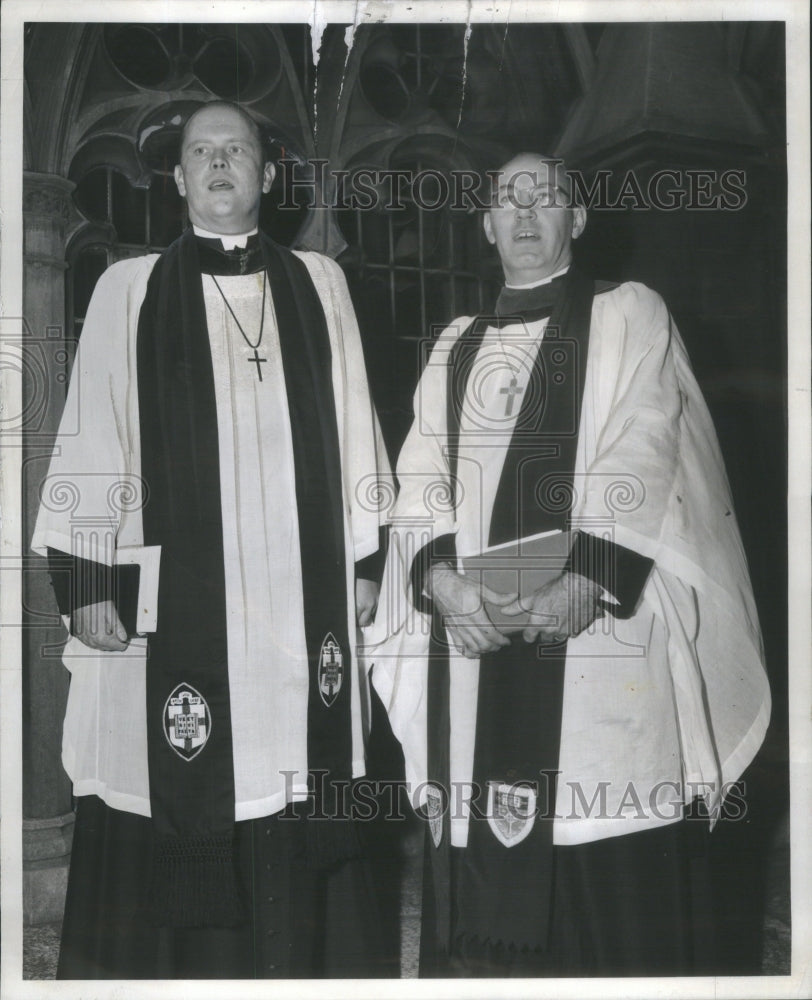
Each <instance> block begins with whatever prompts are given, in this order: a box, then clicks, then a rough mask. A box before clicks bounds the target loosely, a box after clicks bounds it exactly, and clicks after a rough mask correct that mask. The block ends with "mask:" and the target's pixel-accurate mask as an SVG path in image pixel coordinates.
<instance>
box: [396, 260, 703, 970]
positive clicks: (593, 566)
mask: <svg viewBox="0 0 812 1000" xmlns="http://www.w3.org/2000/svg"><path fill="white" fill-rule="evenodd" d="M609 287H611V286H609ZM605 290H607V286H605V285H603V284H594V283H593V282H592V281H591V280H589V279H587V278H586V277H585V276H584V275H582V274H580V273H579V271H578V270H577V268H576V267H574V266H573V267H571V268H570V270H569V271H568V272H567V274H566V275H565V276H562V277H560V278H557V279H554V281H553V282H551V283H549V284H547V285H542V286H539V287H537V288H534V289H531V290H528V291H514V290H509V289H506V290H504V291H503V293H502V295H501V296H500V299H499V301H498V303H497V306H496V317H497V318H496V319H494V318H493V317H489V318H488V319H487V320H475V321H474V322H473V323H472V324H471V326H470V327H469V328H468V330H466V331H465V333H463V334H462V335H461V336H460V338H459V339H458V341H457V342H456V344H455V346H454V349H453V351H452V354H451V357H450V360H449V376H448V377H449V386H448V394H447V397H448V414H447V421H448V424H447V425H448V428H449V434H448V453H449V460H450V467H451V468H450V471H451V481H452V483H453V482H454V469H455V459H456V450H457V441H458V434H459V431H458V428H459V425H460V409H461V402H460V401H461V400H463V399H464V398H466V384H467V381H468V377H469V374H470V371H471V368H472V365H473V363H474V361H475V359H476V355H477V352H478V350H479V347H480V346H481V344H482V339H483V336H484V332H485V328H486V327H487V326H488V325H492V324H493V323H494V322H497V323H504V324H509V323H515V322H517V320H518V318H521V319H523V320H524V321H525V322H534V321H537V320H539V319H542V318H545V317H550V321H549V323H548V326H547V329H546V332H545V336H544V338H543V339H542V342H541V344H540V347H539V351H538V355H537V358H536V361H535V364H534V368H533V371H532V374H531V378H532V380H533V381H534V382H535V385H534V386H532V387H531V388H528V390H527V392H526V394H525V397H524V403H523V405H522V410H521V411H520V413H519V415H518V418H517V423H516V430H515V431H514V434H513V437H512V439H511V442H510V446H509V448H508V450H507V453H506V457H505V462H504V466H503V469H502V473H501V478H500V482H499V487H498V490H497V493H496V499H495V502H494V509H493V515H492V519H491V524H490V531H489V539H488V543H489V545H498V544H500V543H502V542H506V541H511V540H514V539H518V538H523V537H529V536H531V535H534V534H537V533H540V532H544V531H550V530H555V529H564V528H567V527H568V524H567V512H568V509H569V504H568V503H566V502H564V503H562V502H560V499H561V497H568V496H569V495H570V494H569V492H568V490H571V488H572V476H573V469H574V464H575V452H576V447H577V441H578V433H577V428H578V420H579V414H580V403H581V399H582V396H583V385H584V377H585V371H586V359H587V353H588V347H589V326H590V317H591V311H592V300H593V296H594V295H595V294H600V293H601V292H602V291H605ZM553 352H555V353H553ZM554 357H555V359H556V360H555V361H553V358H554ZM562 358H563V359H564V360H563V362H562V360H561V359H562ZM553 370H555V372H556V377H555V378H553V377H552V372H553ZM562 372H563V377H562ZM539 399H541V400H542V401H543V402H542V404H541V405H539V404H538V400H539ZM573 420H574V424H573ZM540 484H544V486H545V488H544V489H539V485H540ZM545 497H546V498H550V497H555V498H558V499H557V500H556V501H555V502H551V503H545V502H544V498H545ZM452 554H453V539H452V538H451V537H450V536H443V537H442V538H439V539H436V540H435V541H434V542H433V543H432V545H431V546H427V548H426V550H424V551H423V552H422V553H419V554H418V557H417V558H416V559H415V563H414V565H413V573H412V579H413V588H414V589H413V593H415V594H422V593H423V584H422V580H421V576H422V574H424V573H425V572H426V570H427V568H428V567H429V566H430V565H431V562H432V560H444V559H445V560H447V559H448V558H449V556H450V555H452ZM569 568H571V569H573V570H574V571H577V572H579V573H581V574H583V575H586V576H589V577H590V578H592V579H595V580H596V581H597V582H598V583H600V584H601V585H602V586H604V587H605V588H606V589H607V590H608V591H609V592H610V593H611V594H612V595H613V596H614V597H615V598H616V599H617V600H618V602H619V603H618V604H617V605H605V608H606V610H607V611H608V612H609V613H611V614H614V615H617V616H619V617H624V616H628V615H630V614H632V613H633V611H634V608H635V605H636V603H637V601H638V598H639V596H640V594H641V593H642V589H643V586H644V584H645V582H646V578H647V576H648V573H649V571H650V568H651V562H650V560H648V559H645V558H643V557H642V556H640V555H638V554H637V553H634V552H631V551H630V550H628V549H625V548H623V547H621V546H617V545H614V544H612V543H610V542H602V541H598V540H596V539H595V538H594V537H593V536H588V535H581V534H577V533H576V535H575V541H574V544H573V549H572V551H571V553H570V559H569ZM423 610H426V611H432V608H431V607H430V606H429V605H428V604H427V605H426V606H424V609H423ZM432 633H433V638H432V649H431V653H430V659H429V680H428V698H429V702H428V704H429V708H428V712H429V723H428V754H429V768H430V772H429V778H430V779H431V780H433V781H435V782H437V783H438V784H439V786H440V787H441V788H446V787H448V782H449V772H448V742H449V701H448V697H449V674H448V659H447V656H445V655H444V648H445V647H444V643H445V631H444V627H443V626H442V623H441V622H440V621H439V616H438V615H437V614H436V612H435V613H434V621H433V627H432ZM542 654H543V655H542ZM565 658H566V646H565V645H564V644H561V645H558V646H556V647H549V646H548V647H543V648H537V647H536V645H535V644H533V645H529V644H527V643H525V642H524V641H523V640H522V639H521V637H517V638H515V639H513V640H512V642H511V645H510V646H509V647H506V648H504V649H502V650H500V651H499V652H496V653H491V654H487V655H485V656H483V657H481V659H480V673H479V688H478V707H477V721H476V742H475V749H474V762H473V786H474V789H475V792H474V798H473V800H472V818H471V819H470V821H469V825H468V843H467V846H466V847H465V848H457V847H451V846H450V843H449V824H448V823H447V822H446V823H444V827H443V833H442V838H441V840H440V842H439V844H438V845H435V844H434V843H433V841H432V838H431V837H430V835H429V832H428V831H427V835H426V844H427V847H426V853H427V857H426V873H425V874H426V877H425V880H424V898H423V928H422V935H421V960H420V970H421V975H422V976H437V977H443V976H463V977H464V976H494V977H497V976H510V975H515V976H579V975H596V976H600V975H678V974H685V975H687V974H691V973H699V972H702V971H709V970H710V968H711V967H712V955H713V941H714V937H715V934H714V927H713V923H714V922H713V916H712V909H711V905H710V894H709V868H708V854H707V848H708V843H707V835H708V823H707V820H705V819H702V818H700V817H698V816H695V817H694V818H693V819H692V820H690V821H689V820H687V819H684V820H682V821H681V822H679V823H676V824H671V825H668V826H665V827H663V828H659V829H654V830H649V831H646V832H638V833H635V834H633V835H626V836H621V837H611V838H607V839H606V840H601V841H597V842H593V843H587V844H583V845H578V846H555V845H553V843H552V827H553V815H554V811H555V789H556V785H555V775H556V770H557V766H558V754H559V745H560V736H561V711H562V697H563V679H564V664H565ZM540 776H541V780H540ZM492 782H501V783H504V784H505V785H514V784H516V783H520V782H528V783H531V784H532V785H533V786H534V787H535V788H536V789H537V795H538V798H537V802H536V807H537V809H538V818H537V819H536V821H535V823H534V824H533V827H532V829H531V831H530V833H529V835H528V836H526V838H525V839H524V840H522V841H521V842H519V843H516V844H515V845H513V846H511V847H510V848H509V849H508V848H506V847H504V846H503V845H502V844H500V843H499V842H498V841H497V839H496V838H495V837H494V835H493V833H492V832H491V830H490V829H489V826H488V823H487V822H486V821H485V820H484V819H483V818H476V817H475V813H476V809H477V807H478V808H479V810H480V811H481V815H483V816H484V815H485V813H486V809H487V805H488V803H487V790H488V787H489V783H492Z"/></svg>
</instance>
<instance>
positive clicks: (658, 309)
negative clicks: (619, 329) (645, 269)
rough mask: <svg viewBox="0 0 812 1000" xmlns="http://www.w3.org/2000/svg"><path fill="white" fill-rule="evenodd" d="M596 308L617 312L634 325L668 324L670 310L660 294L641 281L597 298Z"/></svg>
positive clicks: (600, 294)
mask: <svg viewBox="0 0 812 1000" xmlns="http://www.w3.org/2000/svg"><path fill="white" fill-rule="evenodd" d="M595 308H596V309H602V310H603V311H606V312H609V311H612V312H617V313H619V314H621V315H622V316H623V317H625V319H626V320H627V321H628V322H630V323H633V324H634V325H637V324H640V325H645V326H651V325H657V324H658V323H662V322H665V323H667V322H668V309H667V307H666V304H665V302H664V301H663V298H662V296H661V295H660V294H659V292H655V291H654V289H653V288H649V287H648V286H647V285H643V284H641V283H640V282H639V281H624V282H623V283H622V284H620V285H617V286H615V287H614V288H610V289H609V290H607V291H604V292H600V291H599V292H598V294H597V295H596V296H595Z"/></svg>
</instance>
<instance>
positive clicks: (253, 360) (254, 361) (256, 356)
mask: <svg viewBox="0 0 812 1000" xmlns="http://www.w3.org/2000/svg"><path fill="white" fill-rule="evenodd" d="M245 360H246V361H247V362H248V363H249V364H252V365H256V366H257V375H259V380H260V382H261V381H262V369H261V368H260V367H259V366H260V365H261V364H264V363H265V362H266V361H267V360H268V359H267V358H261V357H260V356H259V351H258V350H257V349H256V347H255V348H254V356H253V358H246V359H245ZM514 381H515V379H514Z"/></svg>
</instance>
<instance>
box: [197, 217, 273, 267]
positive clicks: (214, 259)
mask: <svg viewBox="0 0 812 1000" xmlns="http://www.w3.org/2000/svg"><path fill="white" fill-rule="evenodd" d="M193 229H194V234H195V243H196V244H197V256H198V260H199V262H200V270H201V272H202V273H203V274H218V275H224V276H234V275H239V274H256V273H257V272H259V271H262V270H264V268H265V258H264V256H263V253H262V244H261V243H260V239H259V232H258V231H257V230H254V232H253V233H243V234H242V235H241V236H236V235H235V236H218V235H217V234H216V233H212V234H208V233H206V232H205V230H202V229H199V228H198V227H197V226H194V227H193ZM241 240H244V241H245V242H244V245H243V246H242V247H238V246H234V247H232V248H231V249H225V248H224V246H223V243H224V242H225V241H228V242H233V241H241Z"/></svg>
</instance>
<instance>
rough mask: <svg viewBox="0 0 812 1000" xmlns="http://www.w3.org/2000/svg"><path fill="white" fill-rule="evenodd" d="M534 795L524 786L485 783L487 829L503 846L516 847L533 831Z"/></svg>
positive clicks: (534, 817) (534, 819) (530, 789)
mask: <svg viewBox="0 0 812 1000" xmlns="http://www.w3.org/2000/svg"><path fill="white" fill-rule="evenodd" d="M535 821H536V793H535V792H534V791H533V789H532V788H526V787H525V786H524V785H505V784H500V783H499V782H498V781H489V782H488V826H489V827H490V828H491V830H492V831H493V835H494V836H495V837H496V839H497V840H498V841H499V842H500V843H502V844H504V845H505V847H515V846H516V844H520V843H521V842H522V841H523V840H524V838H525V837H526V836H527V835H528V833H530V831H531V830H532V829H533V823H535Z"/></svg>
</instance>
